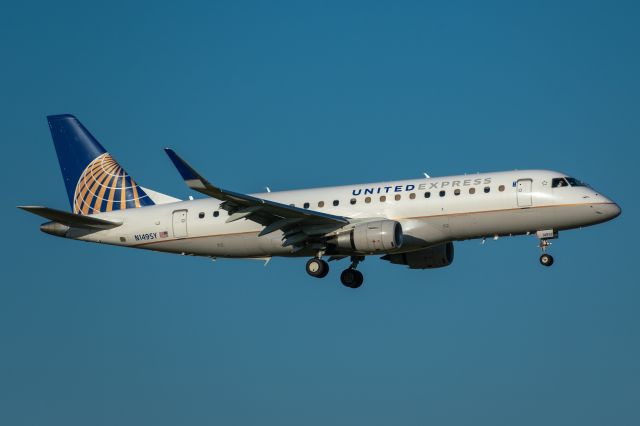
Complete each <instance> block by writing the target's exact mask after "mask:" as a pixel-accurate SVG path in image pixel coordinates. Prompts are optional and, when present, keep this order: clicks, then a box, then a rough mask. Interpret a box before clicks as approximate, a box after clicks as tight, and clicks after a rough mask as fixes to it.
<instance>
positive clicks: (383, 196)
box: [380, 195, 387, 203]
mask: <svg viewBox="0 0 640 426" xmlns="http://www.w3.org/2000/svg"><path fill="white" fill-rule="evenodd" d="M385 201H387V196H386V195H381V196H380V202H381V203H384V202H385Z"/></svg>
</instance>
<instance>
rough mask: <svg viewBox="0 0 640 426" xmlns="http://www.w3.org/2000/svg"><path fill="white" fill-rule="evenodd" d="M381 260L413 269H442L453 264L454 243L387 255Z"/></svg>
mask: <svg viewBox="0 0 640 426" xmlns="http://www.w3.org/2000/svg"><path fill="white" fill-rule="evenodd" d="M381 259H383V260H388V261H389V262H391V263H395V264H397V265H407V266H409V268H411V269H432V268H442V267H444V266H449V265H451V263H453V243H444V244H438V245H437V246H433V247H429V248H427V249H424V250H419V251H412V252H409V253H394V254H387V255H386V256H382V258H381Z"/></svg>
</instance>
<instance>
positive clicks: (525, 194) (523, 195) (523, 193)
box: [517, 179, 532, 207]
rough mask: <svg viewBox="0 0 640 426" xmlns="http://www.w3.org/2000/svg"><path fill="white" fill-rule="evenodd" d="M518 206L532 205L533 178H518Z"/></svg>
mask: <svg viewBox="0 0 640 426" xmlns="http://www.w3.org/2000/svg"><path fill="white" fill-rule="evenodd" d="M517 190H518V207H531V204H532V202H531V179H518V183H517Z"/></svg>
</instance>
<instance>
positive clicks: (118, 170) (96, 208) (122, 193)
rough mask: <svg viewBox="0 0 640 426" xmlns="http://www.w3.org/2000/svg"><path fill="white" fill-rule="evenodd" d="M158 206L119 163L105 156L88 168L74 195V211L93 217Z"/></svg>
mask: <svg viewBox="0 0 640 426" xmlns="http://www.w3.org/2000/svg"><path fill="white" fill-rule="evenodd" d="M152 204H154V203H153V201H151V199H150V198H149V196H148V195H147V194H146V193H145V192H144V191H143V190H142V188H140V186H138V184H137V183H136V182H135V181H134V180H133V178H131V176H129V175H128V174H127V172H125V171H124V169H123V168H122V167H120V165H119V164H118V163H117V162H116V160H114V159H113V157H111V155H109V153H104V154H102V155H100V156H98V157H96V158H95V159H94V160H93V161H92V162H91V163H89V165H88V166H87V167H86V168H85V169H84V171H83V172H82V174H81V175H80V178H79V179H78V184H77V185H76V189H75V193H74V196H73V212H74V213H76V214H83V215H88V214H93V213H101V212H110V211H113V210H124V209H129V208H137V207H141V206H146V205H152Z"/></svg>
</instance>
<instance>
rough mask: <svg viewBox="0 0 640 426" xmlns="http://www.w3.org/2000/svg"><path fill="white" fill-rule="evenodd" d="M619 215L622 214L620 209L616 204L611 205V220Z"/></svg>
mask: <svg viewBox="0 0 640 426" xmlns="http://www.w3.org/2000/svg"><path fill="white" fill-rule="evenodd" d="M620 213H622V209H621V208H620V206H619V205H617V204H616V203H613V204H611V219H614V218H616V217H618V216H620Z"/></svg>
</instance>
